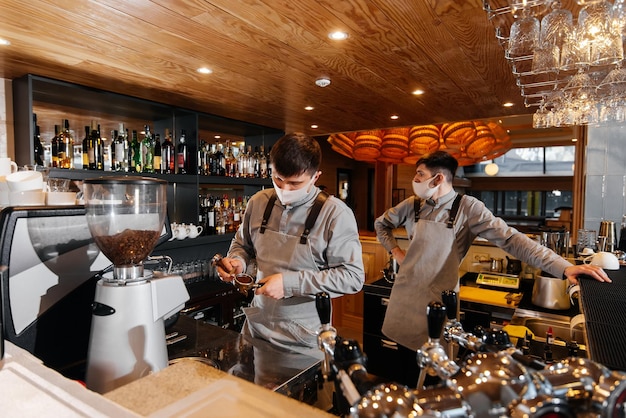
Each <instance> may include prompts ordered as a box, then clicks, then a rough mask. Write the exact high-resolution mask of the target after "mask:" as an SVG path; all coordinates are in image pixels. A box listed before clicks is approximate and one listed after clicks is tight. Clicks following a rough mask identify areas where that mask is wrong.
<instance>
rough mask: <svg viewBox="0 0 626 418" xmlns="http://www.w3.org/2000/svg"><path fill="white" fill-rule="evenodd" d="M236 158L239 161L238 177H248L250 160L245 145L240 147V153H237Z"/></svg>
mask: <svg viewBox="0 0 626 418" xmlns="http://www.w3.org/2000/svg"><path fill="white" fill-rule="evenodd" d="M235 158H236V160H237V177H241V178H245V177H246V176H247V171H248V162H249V158H248V154H246V146H245V145H244V144H240V145H239V152H237V155H236V156H235Z"/></svg>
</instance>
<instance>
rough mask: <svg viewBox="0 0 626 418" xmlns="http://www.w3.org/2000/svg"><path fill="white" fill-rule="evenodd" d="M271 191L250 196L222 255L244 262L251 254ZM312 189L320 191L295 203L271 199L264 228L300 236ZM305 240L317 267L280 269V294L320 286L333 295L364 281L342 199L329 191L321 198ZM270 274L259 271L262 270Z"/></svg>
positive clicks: (354, 232)
mask: <svg viewBox="0 0 626 418" xmlns="http://www.w3.org/2000/svg"><path fill="white" fill-rule="evenodd" d="M272 193H274V191H273V189H266V190H263V191H260V192H258V193H256V194H255V195H254V196H252V198H251V199H250V200H249V201H248V205H247V207H246V211H245V214H244V216H243V220H242V223H241V226H240V227H239V229H238V230H237V233H236V234H235V237H234V238H233V241H232V242H231V245H230V249H229V251H228V256H229V257H234V258H238V259H240V260H242V261H243V262H244V266H247V265H248V264H249V263H250V262H251V261H253V260H254V258H255V257H256V251H255V242H256V239H257V237H258V235H259V234H260V232H259V229H260V227H261V222H262V220H263V213H264V212H265V207H266V205H267V202H268V201H269V198H270V196H271V195H272ZM318 193H320V190H319V189H317V188H316V189H315V193H311V195H310V196H309V198H307V199H305V201H303V202H298V203H297V204H296V205H288V206H283V205H282V204H281V203H280V201H279V200H278V199H277V200H276V202H275V203H274V207H273V210H272V213H271V216H270V218H269V220H268V223H267V229H268V230H272V231H277V232H281V233H284V234H288V235H294V236H300V235H301V234H302V232H303V230H304V222H305V220H306V218H307V216H308V214H309V211H310V209H311V206H312V205H313V203H314V202H315V198H316V196H317V194H318ZM309 243H310V246H311V251H312V255H313V258H314V260H315V263H316V265H317V266H318V268H319V270H320V271H312V270H301V269H298V266H291V267H292V268H293V271H286V272H282V273H283V285H284V290H285V297H286V298H288V297H292V296H303V295H314V294H316V293H318V292H321V291H324V292H327V293H328V294H329V295H330V296H331V297H337V296H340V295H342V294H351V293H357V292H359V291H360V290H361V288H362V287H363V283H364V282H365V271H364V267H363V254H362V249H361V242H360V241H359V231H358V227H357V223H356V219H355V218H354V213H353V212H352V210H351V209H350V208H349V207H348V206H347V205H346V204H345V203H343V202H342V201H341V200H339V199H337V198H336V197H333V196H330V197H329V198H328V199H327V200H326V202H325V204H324V206H323V207H322V210H321V212H320V214H319V216H318V218H317V221H316V222H315V226H314V227H313V228H312V230H311V232H310V234H309ZM275 251H276V252H277V254H278V253H280V251H281V248H279V247H277V248H276V249H275ZM266 262H267V260H266ZM270 262H271V260H270ZM244 270H245V268H244ZM272 273H273V272H271V271H270V272H265V275H268V274H272Z"/></svg>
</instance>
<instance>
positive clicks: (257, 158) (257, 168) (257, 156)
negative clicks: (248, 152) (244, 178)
mask: <svg viewBox="0 0 626 418" xmlns="http://www.w3.org/2000/svg"><path fill="white" fill-rule="evenodd" d="M253 159H254V168H253V170H254V175H253V177H256V178H261V177H263V174H262V173H261V171H262V162H263V161H262V160H263V146H261V151H260V153H259V147H254V157H253Z"/></svg>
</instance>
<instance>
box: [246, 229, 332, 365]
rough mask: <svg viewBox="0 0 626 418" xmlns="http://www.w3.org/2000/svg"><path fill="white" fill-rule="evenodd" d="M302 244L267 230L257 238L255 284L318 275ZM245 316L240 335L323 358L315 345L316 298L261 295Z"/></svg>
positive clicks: (319, 324) (299, 239)
mask: <svg viewBox="0 0 626 418" xmlns="http://www.w3.org/2000/svg"><path fill="white" fill-rule="evenodd" d="M307 221H308V220H307ZM303 228H304V224H303ZM301 240H302V237H301V236H293V235H287V234H284V233H281V232H276V231H270V230H269V229H268V230H265V231H264V233H261V234H258V237H257V239H256V241H255V243H254V247H255V249H256V261H257V280H260V279H262V278H263V277H266V276H269V275H272V274H275V273H281V272H284V271H302V270H313V271H320V268H319V267H318V266H317V264H316V263H315V259H314V258H313V253H312V251H311V247H310V244H309V241H308V239H307V240H306V242H305V243H302V241H301ZM244 312H245V314H246V323H245V324H244V329H243V331H242V332H244V333H245V334H248V335H250V336H252V337H254V338H261V339H264V340H266V341H269V342H270V343H272V344H274V345H277V346H280V347H283V348H286V349H290V350H296V351H300V352H304V353H306V354H308V355H310V356H314V357H317V358H322V357H323V353H322V351H321V350H320V349H319V348H318V345H317V331H318V330H319V328H320V326H321V323H320V320H319V316H318V314H317V309H316V308H315V295H304V296H293V297H290V298H284V299H279V300H277V299H273V298H270V297H267V296H263V295H259V296H254V298H253V299H252V303H251V306H250V307H249V308H245V309H244Z"/></svg>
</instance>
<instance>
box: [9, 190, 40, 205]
mask: <svg viewBox="0 0 626 418" xmlns="http://www.w3.org/2000/svg"><path fill="white" fill-rule="evenodd" d="M9 203H10V204H11V206H41V205H45V204H46V193H45V192H44V191H43V190H42V189H39V190H18V191H11V192H9Z"/></svg>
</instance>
